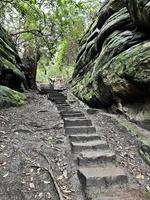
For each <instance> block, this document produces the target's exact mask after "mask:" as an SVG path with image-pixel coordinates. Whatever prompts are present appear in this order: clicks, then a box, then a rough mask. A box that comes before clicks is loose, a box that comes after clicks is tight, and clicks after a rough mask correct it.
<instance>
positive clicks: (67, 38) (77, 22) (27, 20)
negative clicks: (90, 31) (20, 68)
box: [0, 0, 97, 76]
mask: <svg viewBox="0 0 150 200" xmlns="http://www.w3.org/2000/svg"><path fill="white" fill-rule="evenodd" d="M9 2H10V3H4V2H3V3H0V5H2V7H1V9H2V11H3V12H2V13H3V16H4V18H3V21H4V24H5V28H7V30H9V31H10V32H11V33H13V38H14V40H16V43H17V44H18V49H19V50H20V51H21V54H24V53H26V52H28V57H29V56H32V58H33V57H35V58H36V57H37V55H36V53H37V52H40V54H41V56H40V57H41V61H40V63H39V66H40V65H41V63H42V62H45V61H46V63H53V64H52V66H54V67H56V71H57V72H58V69H59V71H60V73H61V71H63V68H65V70H66V68H67V66H72V67H73V65H74V61H75V57H76V54H77V51H78V40H79V39H80V38H81V36H82V34H83V32H84V30H85V29H86V28H85V26H87V25H88V23H90V20H89V18H88V17H87V16H88V15H91V13H94V10H95V5H97V3H94V2H92V3H91V2H89V1H88V0H84V1H82V0H81V1H76V0H38V1H36V0H12V1H9ZM31 50H32V51H31ZM37 50H38V51H37ZM46 63H45V64H46ZM48 65H49V64H48ZM48 65H47V66H48ZM39 68H40V67H39ZM52 68H53V67H50V71H51V69H52ZM40 69H41V68H40ZM52 71H53V73H52V74H55V73H54V71H55V70H52ZM67 71H68V70H67ZM39 72H40V73H42V70H38V73H39ZM42 74H43V73H42ZM58 74H59V72H58ZM38 76H41V75H39V74H38Z"/></svg>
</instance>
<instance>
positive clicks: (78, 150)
mask: <svg viewBox="0 0 150 200" xmlns="http://www.w3.org/2000/svg"><path fill="white" fill-rule="evenodd" d="M48 99H49V100H51V101H53V102H55V104H56V106H57V109H58V111H59V112H60V115H61V116H62V118H63V120H64V127H65V133H66V136H67V137H68V138H69V142H70V145H71V151H72V154H73V157H74V158H75V162H76V164H77V175H78V178H79V181H80V183H81V186H82V189H83V191H84V194H85V199H86V200H123V199H128V200H129V199H130V197H128V196H127V195H122V193H123V192H124V191H126V187H127V183H128V177H127V175H126V173H125V171H124V170H123V169H122V168H120V167H118V166H117V163H116V155H115V153H114V152H112V151H111V150H110V149H109V146H108V144H107V142H106V141H104V140H102V139H101V138H100V134H98V133H97V132H96V128H95V127H94V126H93V125H92V121H91V120H90V119H88V118H87V117H86V116H85V115H84V114H83V113H82V112H80V111H78V110H73V109H71V106H70V105H69V104H68V103H67V102H66V100H67V98H66V96H64V95H63V94H62V93H61V91H58V90H57V91H51V92H50V91H49V92H48ZM115 193H116V195H115Z"/></svg>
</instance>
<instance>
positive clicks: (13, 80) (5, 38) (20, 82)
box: [0, 25, 29, 107]
mask: <svg viewBox="0 0 150 200" xmlns="http://www.w3.org/2000/svg"><path fill="white" fill-rule="evenodd" d="M28 80H29V69H28V67H27V66H25V65H23V64H22V61H21V59H20V57H19V55H18V52H17V50H16V47H15V44H14V43H13V41H12V39H11V37H10V36H9V35H8V33H7V32H6V31H5V29H4V28H3V27H2V26H1V25H0V107H8V106H10V105H20V104H21V102H22V103H23V102H24V99H25V97H24V96H23V95H22V94H20V93H17V92H15V91H13V90H18V91H23V89H24V88H28V87H29V82H28ZM3 86H6V87H3ZM22 100H23V101H22Z"/></svg>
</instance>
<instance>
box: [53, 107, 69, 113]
mask: <svg viewBox="0 0 150 200" xmlns="http://www.w3.org/2000/svg"><path fill="white" fill-rule="evenodd" d="M57 110H58V111H60V112H61V111H70V112H71V111H72V110H71V108H70V107H62V108H57Z"/></svg>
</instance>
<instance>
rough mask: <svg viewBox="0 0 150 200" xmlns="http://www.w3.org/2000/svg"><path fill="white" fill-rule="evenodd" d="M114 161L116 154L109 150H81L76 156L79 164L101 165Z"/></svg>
mask: <svg viewBox="0 0 150 200" xmlns="http://www.w3.org/2000/svg"><path fill="white" fill-rule="evenodd" d="M115 162H116V155H115V153H114V152H112V151H109V150H101V151H89V152H82V153H80V155H78V156H77V163H78V165H79V166H85V165H86V166H91V165H97V164H98V165H102V164H107V163H115Z"/></svg>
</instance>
